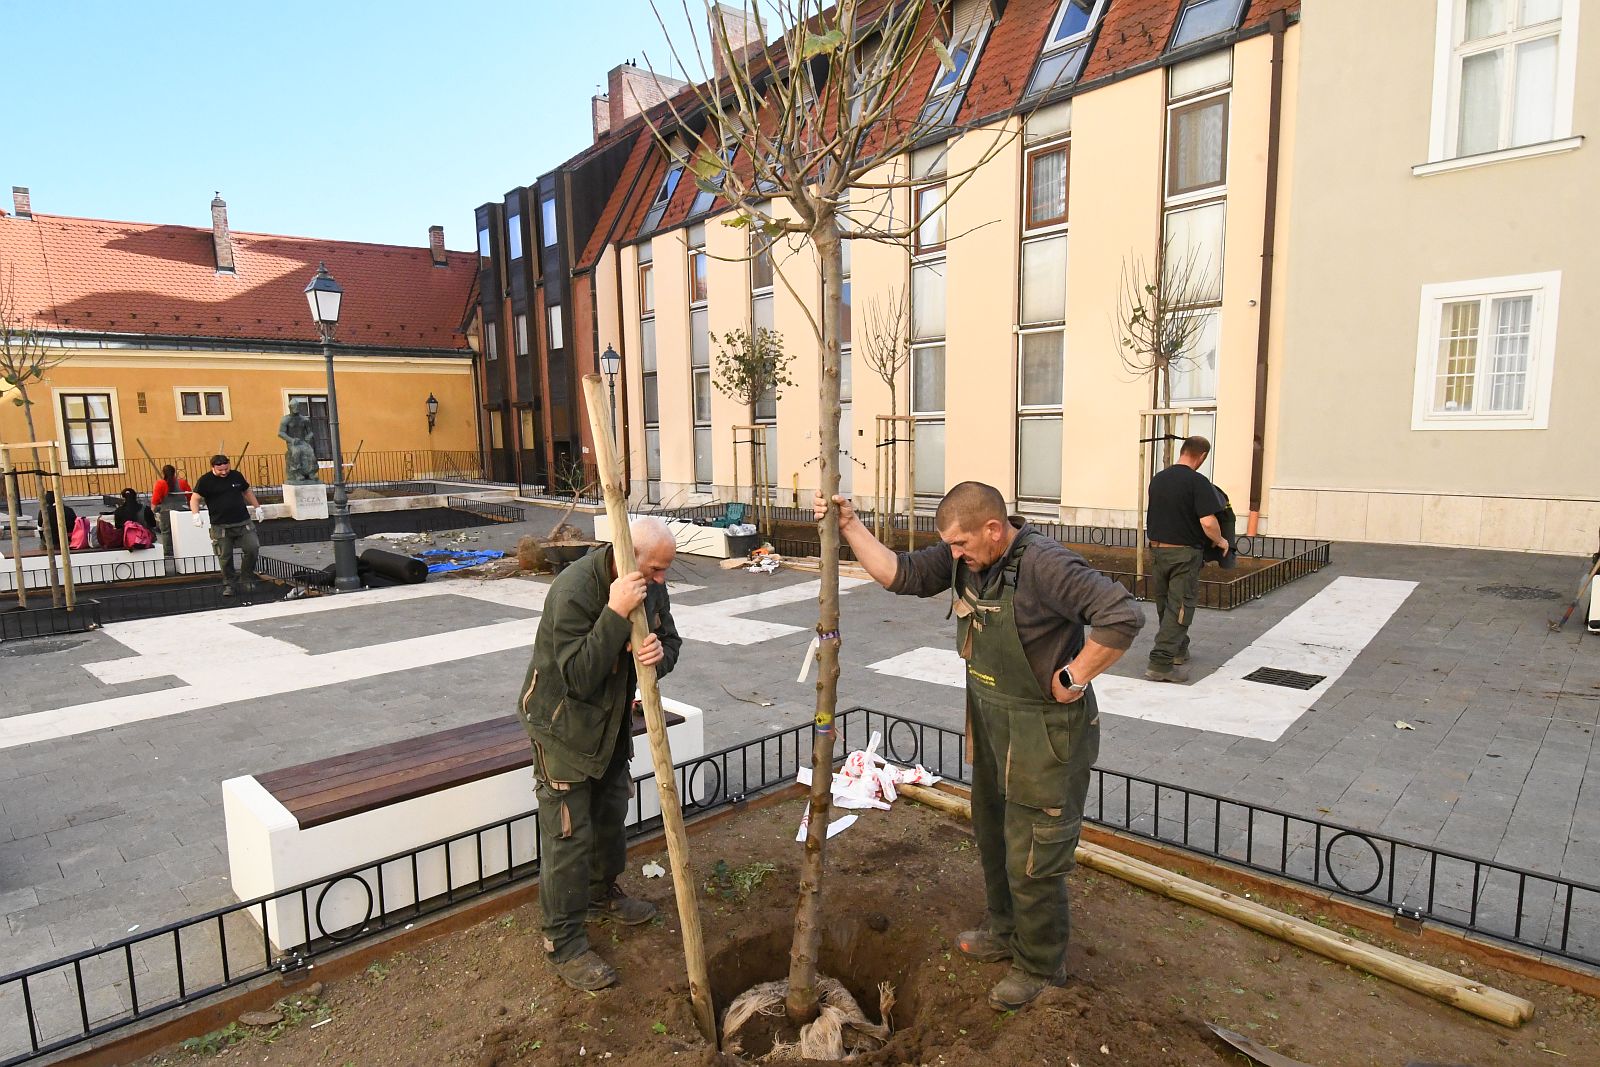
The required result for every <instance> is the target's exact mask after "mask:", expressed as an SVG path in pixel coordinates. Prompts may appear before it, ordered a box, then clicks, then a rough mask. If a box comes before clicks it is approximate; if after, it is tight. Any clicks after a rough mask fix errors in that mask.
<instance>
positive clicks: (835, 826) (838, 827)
mask: <svg viewBox="0 0 1600 1067" xmlns="http://www.w3.org/2000/svg"><path fill="white" fill-rule="evenodd" d="M860 817H861V816H859V815H845V816H842V817H840V818H837V819H835V820H833V821H832V822H830V823H829V824H828V836H829V837H833V836H834V835H835V834H837V833H839V832H840V831H843V830H848V829H850V827H852V826H854V825H855V824H856V820H857V819H859V818H860ZM810 828H811V809H810V808H807V809H806V813H805V814H804V815H802V816H800V832H799V833H797V834H795V835H794V839H795V840H796V841H798V842H801V843H804V842H805V839H806V831H807V830H809V829H810Z"/></svg>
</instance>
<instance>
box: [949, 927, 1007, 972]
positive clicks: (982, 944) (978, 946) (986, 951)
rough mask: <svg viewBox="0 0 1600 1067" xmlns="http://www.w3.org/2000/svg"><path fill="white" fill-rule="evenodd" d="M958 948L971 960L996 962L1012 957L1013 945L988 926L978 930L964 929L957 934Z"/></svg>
mask: <svg viewBox="0 0 1600 1067" xmlns="http://www.w3.org/2000/svg"><path fill="white" fill-rule="evenodd" d="M956 948H957V949H958V950H960V952H961V954H962V955H963V956H965V957H967V959H969V960H977V961H978V962H979V963H994V962H996V961H998V960H1009V959H1010V958H1011V945H1010V943H1009V942H1008V941H1007V940H1006V939H1005V938H1003V937H1001V936H1000V935H998V934H996V933H994V932H993V931H992V930H990V929H989V928H988V927H987V926H981V927H979V928H978V929H976V930H963V931H961V933H960V934H958V935H956Z"/></svg>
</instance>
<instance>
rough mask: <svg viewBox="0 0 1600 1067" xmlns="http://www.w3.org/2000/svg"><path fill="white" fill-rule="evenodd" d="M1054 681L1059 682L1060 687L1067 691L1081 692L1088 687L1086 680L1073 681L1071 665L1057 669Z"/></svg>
mask: <svg viewBox="0 0 1600 1067" xmlns="http://www.w3.org/2000/svg"><path fill="white" fill-rule="evenodd" d="M1056 681H1058V682H1060V683H1061V685H1062V687H1063V688H1065V689H1066V691H1067V692H1069V693H1081V692H1083V691H1084V690H1085V689H1088V688H1089V683H1088V682H1076V681H1073V679H1072V668H1071V667H1062V668H1061V670H1059V671H1057V672H1056Z"/></svg>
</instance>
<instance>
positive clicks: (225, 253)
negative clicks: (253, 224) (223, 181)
mask: <svg viewBox="0 0 1600 1067" xmlns="http://www.w3.org/2000/svg"><path fill="white" fill-rule="evenodd" d="M211 245H212V247H213V248H214V249H215V250H216V253H217V273H218V274H232V273H233V272H234V266H233V237H232V236H230V235H229V233H228V205H227V202H226V201H224V200H223V199H222V194H221V193H218V194H217V195H216V196H214V197H212V198H211Z"/></svg>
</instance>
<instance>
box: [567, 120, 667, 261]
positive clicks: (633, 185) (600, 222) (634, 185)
mask: <svg viewBox="0 0 1600 1067" xmlns="http://www.w3.org/2000/svg"><path fill="white" fill-rule="evenodd" d="M632 137H633V148H632V149H630V150H629V152H628V161H627V162H626V163H624V164H623V166H622V171H621V174H620V176H619V177H618V179H617V182H616V184H615V185H613V186H612V187H611V195H610V197H609V198H607V200H606V206H605V207H604V208H603V209H601V211H600V218H599V219H597V220H596V221H595V225H594V230H593V231H592V232H591V233H590V234H589V244H588V245H587V246H586V247H585V248H584V250H583V252H582V254H581V255H579V256H578V259H577V262H576V268H577V269H579V270H582V269H584V268H586V267H591V266H593V265H594V264H595V262H596V261H597V260H598V259H599V258H600V254H601V253H602V252H604V251H605V246H606V244H607V243H608V242H610V241H615V240H624V241H625V240H627V239H628V238H630V237H632V236H633V234H632V233H629V232H628V231H627V230H625V229H621V228H617V232H616V233H613V232H612V230H613V228H616V226H617V221H618V218H619V216H621V215H623V214H625V213H626V212H627V210H628V209H629V208H630V207H632V206H633V201H634V200H637V198H638V197H639V195H640V194H639V190H640V189H641V188H643V187H644V186H646V185H648V184H649V183H648V182H646V181H645V180H644V177H643V175H640V176H639V180H638V181H635V180H634V176H635V175H639V172H640V170H641V168H643V167H644V165H645V157H646V153H648V152H649V151H650V149H651V147H652V146H653V145H654V144H655V139H654V137H653V136H652V135H651V133H650V131H649V130H648V129H646V128H644V127H643V126H642V125H641V126H640V128H639V129H638V130H636V131H634V133H633V134H632ZM630 193H631V194H632V196H631V197H630V195H629V194H630ZM650 193H651V195H652V196H653V195H655V190H654V189H652V190H651V191H650ZM634 228H635V229H637V228H638V227H637V225H635V227H634Z"/></svg>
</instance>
